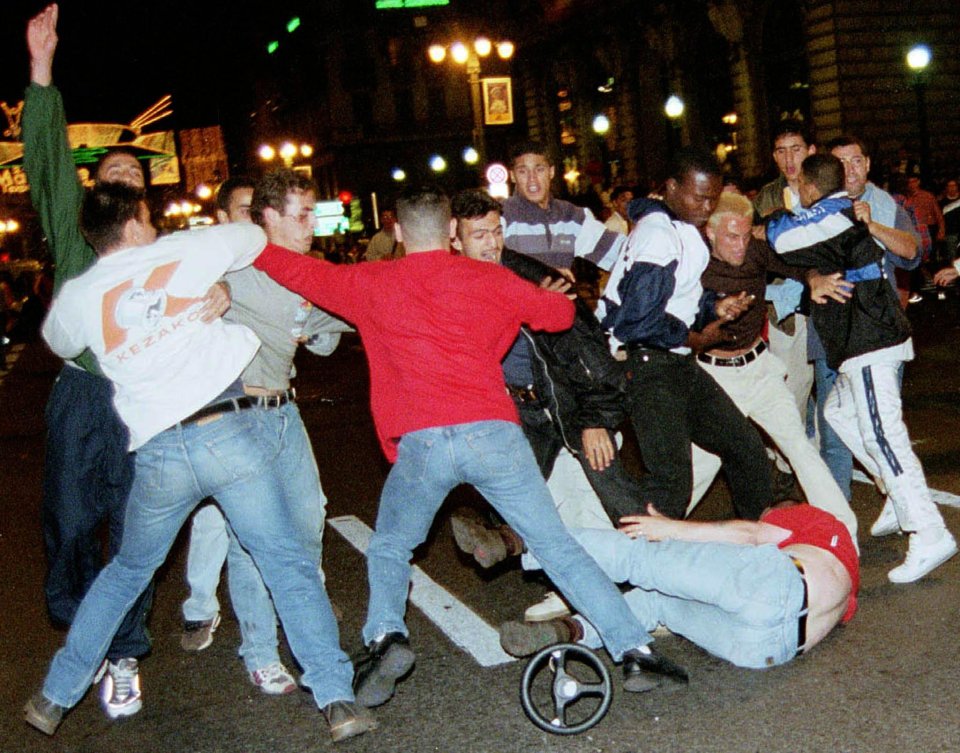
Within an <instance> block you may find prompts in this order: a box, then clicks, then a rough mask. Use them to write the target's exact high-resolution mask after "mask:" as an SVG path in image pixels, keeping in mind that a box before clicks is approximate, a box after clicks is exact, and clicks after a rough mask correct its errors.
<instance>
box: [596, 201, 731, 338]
mask: <svg viewBox="0 0 960 753" xmlns="http://www.w3.org/2000/svg"><path fill="white" fill-rule="evenodd" d="M629 214H630V218H631V219H632V220H634V221H635V222H636V223H637V224H636V226H635V227H634V228H633V232H631V233H630V236H629V237H628V238H627V245H626V247H625V249H624V251H623V253H622V254H621V255H620V257H619V258H618V259H617V261H616V264H614V265H613V270H612V271H611V272H610V280H609V281H608V282H607V286H606V288H605V289H604V291H603V298H602V299H601V300H600V302H599V304H598V305H597V318H598V319H600V323H601V325H602V326H603V328H604V330H606V331H607V332H609V333H610V334H611V336H612V338H613V339H614V340H615V341H616V342H614V343H613V345H616V344H617V343H624V344H626V345H633V346H640V347H646V348H652V349H655V350H670V351H673V352H674V353H681V354H687V353H689V352H690V348H689V347H687V345H686V342H687V335H688V333H689V332H690V330H691V329H695V330H699V329H702V327H703V326H705V325H706V324H708V323H709V322H710V321H711V320H712V319H713V318H715V317H714V314H713V310H714V306H715V304H716V301H717V296H716V293H714V292H712V291H704V289H703V286H702V285H701V284H700V276H701V275H702V274H703V270H704V269H706V267H707V263H708V262H709V261H710V251H709V249H708V248H707V245H706V243H704V241H703V237H702V236H701V235H700V231H699V230H697V228H695V227H694V226H693V225H691V224H690V223H688V222H682V221H681V220H679V219H677V218H676V216H674V214H673V213H672V212H671V211H670V210H669V208H668V207H667V205H666V204H664V203H663V202H660V201H656V200H652V199H637V200H635V201H633V202H631V203H630V208H629Z"/></svg>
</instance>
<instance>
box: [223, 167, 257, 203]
mask: <svg viewBox="0 0 960 753" xmlns="http://www.w3.org/2000/svg"><path fill="white" fill-rule="evenodd" d="M241 188H256V184H255V183H254V182H253V180H251V179H250V178H248V177H247V176H246V175H235V176H233V177H231V178H227V179H226V180H225V181H223V183H221V184H220V188H218V189H217V209H219V210H221V211H223V212H228V211H229V210H230V199H231V198H233V192H234V191H239V190H240V189H241Z"/></svg>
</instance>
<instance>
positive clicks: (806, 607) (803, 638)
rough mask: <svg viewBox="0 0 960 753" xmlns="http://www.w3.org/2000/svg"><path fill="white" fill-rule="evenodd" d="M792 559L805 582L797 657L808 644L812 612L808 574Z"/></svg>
mask: <svg viewBox="0 0 960 753" xmlns="http://www.w3.org/2000/svg"><path fill="white" fill-rule="evenodd" d="M790 559H791V560H792V561H793V564H794V566H795V567H796V568H797V570H799V571H800V580H802V581H803V604H802V605H801V606H800V616H799V617H798V618H797V653H796V654H795V656H800V654H802V653H803V647H804V646H805V645H806V643H807V613H808V612H809V611H810V603H809V593H808V592H807V574H806V572H805V571H804V569H803V563H802V562H800V560H798V559H795V558H793V557H791V558H790Z"/></svg>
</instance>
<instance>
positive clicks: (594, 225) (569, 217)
mask: <svg viewBox="0 0 960 753" xmlns="http://www.w3.org/2000/svg"><path fill="white" fill-rule="evenodd" d="M503 224H504V231H503V240H504V242H505V243H506V245H507V246H509V247H510V248H512V249H513V250H514V251H518V252H519V253H521V254H526V255H527V256H532V257H533V258H534V259H537V260H538V261H541V262H543V263H544V264H549V265H550V266H551V267H558V268H569V267H570V265H571V264H573V259H574V257H577V256H579V257H582V258H584V259H586V260H587V261H589V262H593V263H594V264H596V265H597V266H598V267H600V268H601V269H605V270H607V271H609V270H610V269H611V268H612V267H613V264H614V262H615V261H616V260H617V256H618V255H619V254H620V249H621V248H623V244H624V242H625V241H626V236H624V235H623V234H621V233H615V232H612V231H610V230H608V229H607V228H606V227H605V226H604V224H603V223H602V222H600V220H598V219H597V218H596V217H594V216H593V213H592V212H591V211H590V210H589V209H584V208H582V207H578V206H574V205H573V204H571V203H570V202H569V201H562V200H561V199H550V203H549V204H548V206H547V208H546V209H543V208H541V207H540V206H538V205H537V204H534V203H533V202H531V201H527V200H526V199H524V198H523V197H522V196H519V195H514V196H511V197H510V198H509V199H507V200H506V201H505V202H503Z"/></svg>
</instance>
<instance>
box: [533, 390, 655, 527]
mask: <svg viewBox="0 0 960 753" xmlns="http://www.w3.org/2000/svg"><path fill="white" fill-rule="evenodd" d="M517 409H518V410H519V412H520V424H521V426H522V428H523V433H524V434H525V435H526V437H527V441H529V442H530V447H531V448H533V454H534V457H536V459H537V465H538V466H540V472H541V473H542V474H543V477H544V479H548V478H550V473H551V472H552V471H553V464H554V463H555V462H556V460H557V455H559V454H560V450H561V449H563V447H564V441H563V436H562V435H561V433H560V428H559V427H558V426H557V423H556V421H554V420H553V417H552V416H551V415H550V414H549V413H548V412H547V411H546V410H544V408H543V407H542V406H541V405H540V404H539V403H517ZM610 433H611V441H612V442H614V447H616V442H615V440H614V438H613V436H612V432H610ZM573 434H574V433H573V432H572V433H571V435H568V436H567V441H568V442H569V443H570V446H571V447H572V448H573V449H574V450H576V455H575V457H576V458H577V460H578V461H580V465H581V466H582V467H583V472H584V474H585V475H586V477H587V481H588V482H590V486H591V487H593V490H594V491H595V492H596V494H597V497H599V499H600V504H601V505H603V509H604V510H605V511H606V513H607V515H609V516H610V520H611V521H612V522H613V523H614V525H616V524H617V521H619V520H620V518H621V517H623V516H624V515H633V514H636V513H642V512H644V509H645V507H646V505H645V503H644V501H643V499H644V498H643V494H642V489H641V487H640V482H639V481H638V480H637V479H636V478H634V476H633V475H631V474H630V473H629V472H628V471H627V470H626V469H625V468H624V467H623V464H622V463H621V462H620V455H619V453H617V455H616V456H615V457H614V459H613V462H612V463H611V464H610V465H609V466H608V467H607V468H606V469H605V470H602V471H595V470H594V469H593V468H591V467H590V463H589V462H587V458H586V456H585V455H584V453H583V444H582V437H581V436H580V434H579V433H575V434H576V435H575V436H573Z"/></svg>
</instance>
